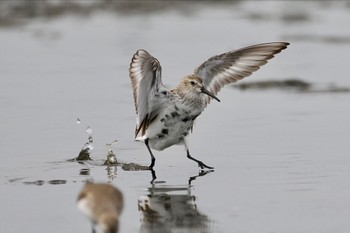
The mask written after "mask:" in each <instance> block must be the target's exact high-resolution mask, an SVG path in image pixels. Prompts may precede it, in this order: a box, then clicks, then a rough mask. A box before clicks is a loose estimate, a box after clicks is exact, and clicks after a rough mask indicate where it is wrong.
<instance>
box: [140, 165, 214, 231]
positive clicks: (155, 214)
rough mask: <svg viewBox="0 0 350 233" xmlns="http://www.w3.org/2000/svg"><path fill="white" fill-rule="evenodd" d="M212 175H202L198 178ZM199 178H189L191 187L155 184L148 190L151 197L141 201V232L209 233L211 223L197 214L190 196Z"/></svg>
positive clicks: (205, 217)
mask: <svg viewBox="0 0 350 233" xmlns="http://www.w3.org/2000/svg"><path fill="white" fill-rule="evenodd" d="M210 172H211V171H208V172H201V173H199V175H198V176H203V175H206V174H207V173H210ZM152 175H153V174H152ZM198 176H194V177H190V178H189V181H188V184H186V185H183V186H171V185H165V184H157V183H155V182H154V183H153V184H152V185H151V186H150V187H149V188H148V189H147V191H148V193H147V194H146V195H142V196H140V197H139V200H138V207H139V211H140V213H141V228H140V232H141V233H146V232H152V233H168V232H169V233H173V232H176V233H180V232H194V233H195V232H201V233H205V232H210V219H209V217H208V216H207V215H206V214H203V213H201V212H200V211H199V210H198V208H197V205H196V197H195V196H194V195H192V194H191V191H192V189H193V186H192V185H191V182H192V181H193V180H195V178H196V177H198Z"/></svg>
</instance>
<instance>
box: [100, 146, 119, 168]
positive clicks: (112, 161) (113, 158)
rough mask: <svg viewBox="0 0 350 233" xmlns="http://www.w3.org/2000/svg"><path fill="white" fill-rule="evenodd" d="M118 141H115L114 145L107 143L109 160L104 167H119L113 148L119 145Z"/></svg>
mask: <svg viewBox="0 0 350 233" xmlns="http://www.w3.org/2000/svg"><path fill="white" fill-rule="evenodd" d="M117 142H118V140H114V141H113V142H112V143H107V144H106V146H107V159H106V161H105V162H104V164H103V165H117V163H118V162H117V156H116V155H115V154H114V152H113V149H112V146H113V144H115V143H117Z"/></svg>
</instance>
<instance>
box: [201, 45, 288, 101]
mask: <svg viewBox="0 0 350 233" xmlns="http://www.w3.org/2000/svg"><path fill="white" fill-rule="evenodd" d="M288 45H289V43H287V42H271V43H265V44H257V45H252V46H248V47H245V48H241V49H238V50H234V51H231V52H227V53H223V54H220V55H216V56H213V57H211V58H209V59H208V60H207V61H205V62H204V63H202V64H201V65H200V66H198V67H197V68H196V69H195V71H194V74H196V75H197V76H199V77H200V78H202V80H203V83H204V85H205V87H206V88H207V89H208V90H209V91H210V92H212V93H213V94H214V95H216V94H217V93H218V92H219V91H220V90H221V88H222V87H224V86H225V85H228V84H232V83H234V82H237V81H238V80H241V79H243V78H245V77H247V76H249V75H251V74H252V73H253V72H255V71H257V70H258V69H259V68H260V67H261V66H263V65H265V64H266V63H267V61H268V60H270V59H271V58H273V57H274V55H275V54H277V53H279V52H281V51H282V50H283V49H286V48H287V46H288ZM210 99H211V98H210V97H208V99H207V103H209V102H210Z"/></svg>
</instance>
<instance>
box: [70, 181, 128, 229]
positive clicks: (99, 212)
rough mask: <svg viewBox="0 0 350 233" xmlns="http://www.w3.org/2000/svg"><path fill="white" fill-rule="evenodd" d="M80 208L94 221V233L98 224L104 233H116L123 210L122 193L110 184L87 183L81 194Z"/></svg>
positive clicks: (79, 197)
mask: <svg viewBox="0 0 350 233" xmlns="http://www.w3.org/2000/svg"><path fill="white" fill-rule="evenodd" d="M77 202H78V203H77V204H78V208H79V209H80V210H81V211H82V212H83V213H84V214H85V215H87V216H88V217H89V218H90V220H91V221H92V224H93V225H92V232H95V225H96V224H97V225H98V226H99V227H100V228H101V229H102V230H103V232H104V233H116V232H118V229H119V216H120V213H121V211H122V209H123V195H122V193H121V192H120V191H119V190H118V189H117V188H115V187H114V186H112V185H110V184H94V183H91V182H88V183H86V185H85V186H84V188H83V190H82V191H81V192H80V193H79V196H78V200H77Z"/></svg>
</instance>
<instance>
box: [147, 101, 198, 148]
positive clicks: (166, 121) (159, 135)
mask: <svg viewBox="0 0 350 233" xmlns="http://www.w3.org/2000/svg"><path fill="white" fill-rule="evenodd" d="M198 115H199V113H197V114H193V112H190V111H186V110H183V109H180V110H179V109H178V108H174V107H173V108H168V109H166V111H163V112H162V113H161V114H159V116H158V117H157V119H155V120H154V122H153V123H152V124H151V125H150V126H149V127H148V129H147V132H146V137H147V138H149V145H150V147H151V148H153V149H155V150H164V149H165V148H168V147H170V146H173V145H177V144H182V143H183V142H184V138H185V137H186V136H187V135H188V134H189V132H190V130H191V128H192V125H193V121H194V119H195V118H196V117H197V116H198Z"/></svg>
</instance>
